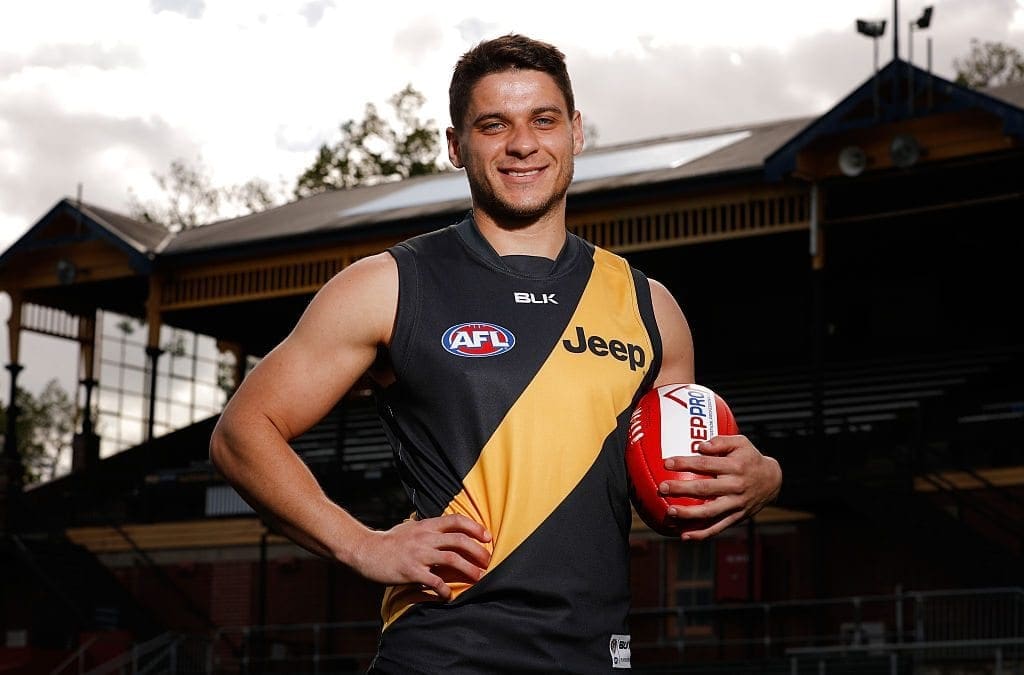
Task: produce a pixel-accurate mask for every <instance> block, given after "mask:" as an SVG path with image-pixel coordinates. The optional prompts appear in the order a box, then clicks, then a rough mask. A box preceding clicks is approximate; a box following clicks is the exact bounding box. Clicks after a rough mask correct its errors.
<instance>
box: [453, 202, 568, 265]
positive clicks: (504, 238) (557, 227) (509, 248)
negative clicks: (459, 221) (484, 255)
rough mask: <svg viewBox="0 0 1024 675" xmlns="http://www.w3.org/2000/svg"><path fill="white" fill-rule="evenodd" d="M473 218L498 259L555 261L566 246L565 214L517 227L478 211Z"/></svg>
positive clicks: (554, 215)
mask: <svg viewBox="0 0 1024 675" xmlns="http://www.w3.org/2000/svg"><path fill="white" fill-rule="evenodd" d="M473 215H474V219H475V220H476V226H477V229H479V230H480V234H481V235H483V237H484V239H486V240H487V243H489V244H490V245H491V248H493V249H494V251H495V253H497V254H498V255H500V256H506V255H532V256H540V257H543V258H548V259H550V260H555V259H556V258H557V257H558V254H559V252H560V251H561V250H562V246H563V245H564V244H565V236H566V234H565V213H564V211H563V212H561V213H557V214H548V215H546V216H543V217H541V218H540V219H539V220H537V221H536V222H533V223H530V224H528V225H520V226H516V227H507V226H504V225H502V224H500V223H498V222H497V221H495V220H494V219H493V218H491V217H490V216H488V215H487V214H486V213H482V212H479V211H474V214H473Z"/></svg>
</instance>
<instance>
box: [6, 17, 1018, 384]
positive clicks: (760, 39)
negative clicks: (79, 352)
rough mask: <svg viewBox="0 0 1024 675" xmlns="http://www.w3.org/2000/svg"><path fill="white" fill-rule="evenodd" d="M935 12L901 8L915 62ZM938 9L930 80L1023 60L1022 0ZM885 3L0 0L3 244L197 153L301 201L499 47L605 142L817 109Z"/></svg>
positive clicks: (41, 356) (116, 202)
mask: <svg viewBox="0 0 1024 675" xmlns="http://www.w3.org/2000/svg"><path fill="white" fill-rule="evenodd" d="M928 4H929V2H928V1H927V0H900V6H899V12H900V13H899V26H900V47H901V56H902V57H903V58H906V57H907V44H908V23H909V22H910V21H911V20H913V19H914V18H916V17H917V16H918V15H920V13H921V11H922V10H923V8H924V7H925V6H926V5H928ZM930 4H932V5H933V6H934V14H933V19H932V25H931V27H930V28H929V29H927V30H925V31H917V32H916V33H915V37H914V62H915V63H916V64H918V65H920V66H922V67H925V66H926V65H927V64H926V41H927V39H928V38H931V40H932V45H933V69H934V71H935V72H936V73H937V74H938V75H941V76H943V77H952V75H953V72H954V71H953V59H954V58H956V57H962V56H963V55H964V54H966V53H967V51H968V50H969V48H970V40H971V39H972V38H978V39H981V40H986V41H987V40H994V41H1001V42H1006V43H1009V44H1011V45H1014V46H1016V47H1017V48H1018V49H1021V50H1024V0H933V1H932V2H931V3H930ZM892 14H893V3H892V1H891V0H842V1H823V0H776V1H775V2H764V1H763V0H717V1H716V2H710V1H708V0H701V1H697V0H676V1H675V2H667V1H666V2H653V1H648V0H632V1H631V2H628V3H611V2H609V3H585V4H584V3H572V2H563V3H554V4H546V3H542V4H539V5H535V4H528V3H511V4H510V3H480V2H464V1H461V0H460V1H454V2H444V3H441V2H436V3H425V2H422V1H418V2H405V1H396V2H388V1H382V2H344V0H294V1H290V0H90V1H89V2H82V0H35V1H34V2H14V1H13V0H0V251H2V250H6V248H7V247H8V246H10V245H11V244H12V243H13V242H14V241H16V240H17V238H18V237H20V236H21V235H22V234H23V233H24V232H25V231H26V230H28V229H29V228H30V227H31V226H32V225H33V224H34V223H35V222H36V221H37V220H38V219H39V218H41V217H42V216H43V215H44V214H45V213H46V212H47V211H48V210H49V209H50V208H51V207H52V206H53V205H54V204H56V203H57V202H58V201H59V200H60V199H61V198H63V197H65V196H74V195H75V194H76V191H77V189H78V186H79V185H81V186H82V195H83V199H85V200H86V201H88V202H91V203H94V204H97V205H100V206H103V207H106V208H110V209H113V210H115V211H122V212H127V210H128V203H129V195H130V191H131V192H134V194H136V195H138V197H139V198H141V199H143V200H155V199H157V198H158V197H159V194H160V192H159V188H158V187H157V184H156V181H155V178H154V174H157V173H166V171H167V169H168V167H169V165H170V163H171V162H172V161H174V160H176V159H182V160H185V161H186V162H190V163H198V162H202V164H204V165H205V166H206V167H207V168H208V170H209V172H210V174H211V175H212V177H213V179H214V182H215V183H216V184H218V185H222V186H227V185H234V184H240V183H243V182H245V181H247V180H249V179H252V178H261V179H263V180H265V181H268V182H269V183H270V184H271V185H274V186H277V187H279V188H280V189H282V190H284V189H287V190H289V191H290V189H291V188H292V187H293V186H294V181H295V177H296V176H298V174H299V173H301V171H302V170H303V169H304V168H305V167H306V166H307V165H308V164H310V163H311V161H312V160H313V157H314V155H315V153H316V150H317V148H318V147H319V146H320V144H321V143H324V142H331V141H333V140H336V139H337V130H338V127H339V125H340V124H341V123H342V122H343V121H345V120H347V119H351V118H359V117H361V115H362V112H363V108H364V106H365V104H366V103H367V102H373V103H375V104H377V105H378V106H379V107H386V101H387V99H388V98H389V97H390V96H391V95H392V94H394V93H395V92H397V91H399V90H400V89H401V88H402V87H404V86H405V85H406V84H412V85H413V86H414V87H415V88H417V89H418V90H419V91H421V92H423V93H424V94H425V95H426V97H427V104H426V106H425V107H424V110H423V116H424V117H425V118H432V119H434V120H436V121H437V123H438V126H439V127H440V128H441V129H442V130H443V128H444V127H445V126H447V124H448V119H447V88H448V80H449V78H450V76H451V69H452V66H453V65H454V63H455V61H456V60H457V58H458V57H459V55H460V54H462V53H463V52H464V51H466V50H467V49H468V48H470V47H471V46H473V45H474V44H476V43H477V42H479V41H480V40H482V39H486V38H489V37H494V36H497V35H501V34H505V33H509V32H519V33H524V34H526V35H530V36H531V37H535V38H539V39H542V40H546V41H548V42H552V43H554V44H555V45H557V46H558V47H559V48H560V49H562V51H564V52H565V54H566V57H567V62H568V65H569V70H570V74H571V76H572V81H573V85H574V90H575V94H576V102H577V107H578V108H579V109H580V110H581V112H582V114H583V117H584V120H585V121H586V122H587V124H588V125H590V126H592V127H594V128H596V129H597V132H598V134H597V142H598V143H599V144H600V145H612V144H615V143H620V142H626V141H633V140H639V139H644V138H654V137H659V136H665V135H669V134H675V133H685V132H691V131H697V130H703V129H713V128H716V127H727V126H731V125H736V124H744V123H748V122H756V121H768V120H777V119H783V118H790V117H803V116H807V115H814V114H819V113H822V112H824V111H826V110H828V109H829V108H830V107H831V106H832V105H834V104H835V103H836V102H838V101H839V100H840V99H842V98H843V97H844V96H845V95H846V94H847V93H849V92H850V91H851V90H853V89H854V88H856V87H857V86H858V85H860V84H861V83H862V82H864V81H865V80H866V79H867V78H868V77H870V75H871V70H872V67H873V63H872V62H873V50H872V44H871V40H870V39H869V38H866V37H864V36H862V35H859V34H858V33H857V32H856V30H855V27H854V26H855V21H856V19H858V18H863V19H887V20H888V22H889V25H888V26H887V28H886V34H885V36H884V37H883V38H882V39H881V40H880V42H879V47H880V50H879V52H880V62H881V65H884V64H885V63H887V62H888V61H889V60H890V59H891V58H892V55H893V51H892ZM8 314H9V303H8V302H7V299H6V296H0V319H6V318H7V316H8ZM2 343H3V344H0V358H2V360H3V362H4V363H7V361H8V359H7V357H6V349H7V345H6V340H3V341H2ZM53 349H54V347H53V345H52V344H51V343H50V342H48V341H47V339H45V338H41V337H39V336H27V337H26V338H24V340H23V347H22V350H23V354H22V359H21V360H22V362H23V363H25V365H26V366H27V368H26V371H25V373H24V374H23V375H22V380H21V382H22V384H23V385H24V386H26V387H27V388H30V389H34V390H37V389H39V388H41V385H42V384H43V383H44V382H45V381H46V380H47V379H49V378H50V377H53V376H56V375H60V376H62V377H65V378H67V380H68V381H69V382H70V381H72V378H73V377H74V375H73V373H74V363H75V360H74V356H73V355H71V356H67V357H64V356H61V357H60V358H58V359H56V360H54V359H53V358H51V357H50V356H49V354H51V352H52V350H53ZM33 361H45V363H44V366H45V367H33ZM65 366H66V367H65ZM57 370H69V371H70V372H68V373H66V374H65V373H58V372H56V371H57ZM3 375H5V376H6V373H3ZM0 386H2V389H0V398H2V399H3V400H6V398H7V393H6V392H7V386H8V385H7V384H6V383H0Z"/></svg>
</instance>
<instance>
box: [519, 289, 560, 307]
mask: <svg viewBox="0 0 1024 675" xmlns="http://www.w3.org/2000/svg"><path fill="white" fill-rule="evenodd" d="M512 297H513V298H514V299H515V301H516V302H517V303H519V304H520V305H557V304H558V300H555V294H554V293H520V292H519V291H516V292H513V293H512Z"/></svg>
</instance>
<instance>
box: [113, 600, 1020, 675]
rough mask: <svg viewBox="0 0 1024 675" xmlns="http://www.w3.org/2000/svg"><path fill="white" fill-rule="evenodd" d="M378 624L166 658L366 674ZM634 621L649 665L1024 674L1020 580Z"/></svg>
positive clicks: (186, 650) (255, 637) (179, 665)
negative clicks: (1017, 582) (1016, 584)
mask: <svg viewBox="0 0 1024 675" xmlns="http://www.w3.org/2000/svg"><path fill="white" fill-rule="evenodd" d="M379 629H380V624H379V623H378V622H376V621H355V622H336V623H313V624H289V625H276V626H230V627H222V628H219V629H217V630H216V631H215V632H214V633H213V634H212V635H202V636H199V635H194V636H183V637H180V638H179V639H176V640H169V641H168V643H167V644H168V649H169V650H173V651H174V653H173V654H169V655H164V656H163V658H162V663H164V664H168V663H173V664H175V666H174V668H175V669H174V670H173V671H168V672H176V673H182V674H185V673H238V674H239V675H242V674H248V673H292V674H299V673H309V674H311V675H320V674H325V675H326V674H328V673H330V674H334V675H340V674H343V673H360V672H364V671H365V669H366V667H367V665H368V664H369V661H370V659H371V658H372V656H373V653H374V651H375V649H376V641H377V634H378V631H379ZM630 630H631V633H632V636H633V641H632V645H631V647H632V652H633V663H634V670H636V671H639V672H643V671H645V670H646V671H648V672H686V673H702V672H716V673H718V672H720V673H725V672H731V673H738V672H760V673H768V672H771V673H776V672H777V673H780V674H786V673H788V674H790V675H799V674H800V673H818V674H821V675H825V674H827V673H833V674H835V673H847V672H857V673H868V672H875V673H879V674H880V675H881V674H888V675H897V674H902V673H915V674H919V675H937V674H939V673H990V674H992V675H1009V674H1010V673H1022V674H1024V588H1020V587H1009V588H979V589H959V590H938V591H907V592H904V591H901V590H899V589H897V591H896V592H895V593H893V594H891V595H878V596H850V597H844V598H828V599H819V600H791V601H780V602H765V603H745V604H727V605H725V604H719V605H707V606H699V607H674V608H664V607H659V608H638V609H636V610H634V611H633V612H632V614H631V616H630ZM737 664H747V666H746V668H744V669H742V670H741V669H740V666H739V665H737ZM749 668H755V669H754V670H750V669H749ZM104 672H110V671H104ZM130 672H142V671H141V670H139V671H135V670H132V671H130ZM150 672H153V671H150ZM161 672H162V671H161Z"/></svg>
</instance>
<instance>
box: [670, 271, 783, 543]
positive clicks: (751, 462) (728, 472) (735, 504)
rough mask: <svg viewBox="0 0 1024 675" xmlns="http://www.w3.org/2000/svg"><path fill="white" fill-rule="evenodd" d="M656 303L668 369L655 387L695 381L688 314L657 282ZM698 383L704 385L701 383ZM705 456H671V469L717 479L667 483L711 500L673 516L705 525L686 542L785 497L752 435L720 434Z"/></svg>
mask: <svg viewBox="0 0 1024 675" xmlns="http://www.w3.org/2000/svg"><path fill="white" fill-rule="evenodd" d="M651 299H652V301H653V304H654V314H655V317H656V319H657V322H658V330H659V332H660V333H661V338H662V352H663V356H662V367H661V370H660V371H659V373H658V377H657V378H656V380H655V386H660V385H662V384H672V383H691V382H694V368H693V338H692V336H691V334H690V328H689V325H687V323H686V318H685V317H684V316H683V312H682V310H681V309H680V308H679V305H678V304H677V303H676V301H675V299H674V298H673V297H672V295H671V293H669V292H668V290H667V289H666V288H665V287H664V286H662V285H661V284H659V283H658V282H656V281H651ZM697 384H700V383H699V382H698V383H697ZM700 453H701V454H699V455H688V456H682V457H671V458H669V459H667V460H665V468H667V469H670V470H673V471H689V472H694V473H702V474H706V475H710V476H714V478H709V479H703V480H678V481H665V482H664V483H662V485H661V486H660V488H661V492H662V494H666V495H672V496H675V497H697V498H701V499H705V500H708V501H706V502H705V503H704V504H701V505H699V506H674V507H671V508H670V509H669V515H674V516H675V517H677V518H679V519H680V520H685V521H689V522H690V523H701V524H700V525H698V526H697V527H696V528H694V529H689V530H688V531H686V532H684V534H683V538H684V539H707V538H708V537H712V536H714V535H716V534H718V533H719V532H721V531H723V530H725V529H726V528H727V527H729V526H731V525H733V524H735V523H737V522H739V521H741V520H742V519H744V518H746V517H748V516H752V515H754V514H755V513H757V512H758V511H760V510H761V509H762V508H764V507H765V506H766V505H767V504H769V503H770V502H771V501H772V500H774V499H775V498H776V497H777V496H778V494H779V488H780V487H781V485H782V470H781V469H780V468H779V463H778V462H777V461H775V460H774V459H773V458H771V457H766V456H764V455H762V454H761V453H760V452H759V451H758V449H757V448H755V447H754V446H753V444H751V442H750V441H749V440H748V439H747V437H746V436H743V435H738V436H717V437H715V438H714V439H712V440H710V441H708V442H705V443H703V444H702V445H701V448H700Z"/></svg>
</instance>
